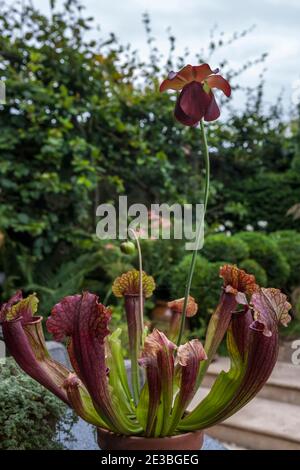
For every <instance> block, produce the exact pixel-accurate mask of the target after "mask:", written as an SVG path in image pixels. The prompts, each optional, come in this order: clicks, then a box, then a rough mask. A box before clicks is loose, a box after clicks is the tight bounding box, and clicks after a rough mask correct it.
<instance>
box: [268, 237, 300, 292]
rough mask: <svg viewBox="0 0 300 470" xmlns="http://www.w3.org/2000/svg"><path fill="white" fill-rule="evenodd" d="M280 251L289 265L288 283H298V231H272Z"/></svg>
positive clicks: (297, 284) (299, 279)
mask: <svg viewBox="0 0 300 470" xmlns="http://www.w3.org/2000/svg"><path fill="white" fill-rule="evenodd" d="M272 239H273V240H275V242H276V243H277V245H278V247H279V249H280V251H281V253H282V254H283V255H284V256H285V257H286V259H287V261H288V263H289V265H290V275H289V279H288V282H289V285H291V286H292V287H296V286H299V285H300V233H299V232H297V231H296V230H279V231H277V232H274V233H272Z"/></svg>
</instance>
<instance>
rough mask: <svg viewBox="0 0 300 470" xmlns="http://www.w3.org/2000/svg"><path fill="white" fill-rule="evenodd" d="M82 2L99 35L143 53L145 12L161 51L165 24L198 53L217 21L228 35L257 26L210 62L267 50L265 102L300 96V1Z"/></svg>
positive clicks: (45, 3)
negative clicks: (111, 34) (126, 44)
mask: <svg viewBox="0 0 300 470" xmlns="http://www.w3.org/2000/svg"><path fill="white" fill-rule="evenodd" d="M33 3H34V5H35V6H39V7H40V8H41V9H42V10H43V11H44V12H47V11H49V0H33ZM56 3H57V4H60V3H62V2H61V1H57V2H56ZM82 3H83V4H84V5H85V7H86V13H87V14H88V15H91V16H94V17H95V20H96V23H97V24H99V25H100V27H101V36H105V35H106V34H107V33H109V32H114V33H115V34H116V35H117V37H118V38H119V39H120V40H121V42H123V43H128V42H129V43H131V44H132V46H133V48H134V49H138V50H140V53H141V55H142V54H147V52H148V49H147V44H146V40H145V33H144V27H143V25H142V22H141V18H142V14H143V13H144V12H145V11H147V12H148V13H149V14H150V16H151V18H152V27H153V34H154V36H155V37H156V38H157V45H158V47H159V49H160V50H161V51H162V52H165V51H167V48H168V39H167V37H168V35H167V33H166V29H167V27H171V30H172V33H173V34H174V35H175V36H176V38H177V51H178V53H181V52H183V50H184V48H185V47H188V48H189V49H190V51H191V52H192V53H193V52H194V53H195V52H197V50H199V49H200V48H201V47H202V46H203V45H205V43H207V42H208V39H209V32H210V30H211V28H212V27H213V26H214V25H217V26H218V29H219V30H220V31H224V32H225V33H226V34H227V35H230V34H232V33H233V32H234V31H241V30H243V29H247V28H249V27H251V26H252V25H256V28H255V29H254V31H253V32H252V33H250V34H249V35H247V36H246V37H245V38H243V39H241V40H239V41H238V42H236V43H235V44H233V45H231V46H228V47H226V49H224V50H223V51H222V54H220V56H217V55H216V57H215V58H214V62H213V63H212V64H211V65H212V67H213V68H214V67H217V66H218V63H217V62H218V59H219V60H220V59H221V58H223V57H224V56H225V57H226V58H227V59H228V60H229V61H230V65H231V66H233V67H239V65H240V64H241V63H242V62H244V61H245V60H248V59H255V58H256V57H258V56H259V55H260V54H261V53H263V52H268V54H269V56H268V58H267V61H266V62H265V65H264V67H266V68H267V71H266V73H265V79H266V89H265V90H266V99H267V101H268V102H269V103H272V102H274V101H275V100H276V98H277V96H278V95H279V94H281V95H282V94H283V96H284V99H285V103H286V107H287V108H288V107H289V106H290V105H291V102H292V101H294V102H295V99H296V97H297V96H298V95H299V91H298V92H297V89H298V90H299V89H300V67H299V60H300V0H108V1H107V0H82ZM94 34H95V35H96V34H99V33H97V32H96V31H95V32H94ZM260 71H261V68H259V67H256V68H253V69H251V70H249V71H248V72H246V73H245V74H244V75H243V78H242V83H243V84H246V85H247V84H249V85H250V86H252V85H255V84H256V83H257V81H258V75H259V73H260ZM295 89H296V91H295ZM237 99H239V98H238V97H236V100H237ZM236 104H238V103H236Z"/></svg>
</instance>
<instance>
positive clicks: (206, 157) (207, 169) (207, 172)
mask: <svg viewBox="0 0 300 470" xmlns="http://www.w3.org/2000/svg"><path fill="white" fill-rule="evenodd" d="M200 130H201V137H202V143H203V153H204V161H205V191H204V210H203V218H202V220H201V223H200V224H199V227H198V230H197V234H196V248H195V250H194V251H193V256H192V260H191V264H190V269H189V273H188V280H187V284H186V288H185V294H184V303H183V311H182V317H181V324H180V331H179V335H178V340H177V346H179V345H180V343H181V339H182V335H183V332H184V326H185V318H186V309H187V304H188V298H189V295H190V290H191V284H192V279H193V275H194V270H195V264H196V259H197V252H198V247H199V242H200V236H201V231H202V224H203V223H204V217H205V213H206V208H207V202H208V196H209V179H210V161H209V152H208V146H207V139H206V133H205V127H204V123H203V120H202V119H201V121H200Z"/></svg>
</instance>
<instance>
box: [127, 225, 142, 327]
mask: <svg viewBox="0 0 300 470" xmlns="http://www.w3.org/2000/svg"><path fill="white" fill-rule="evenodd" d="M128 231H129V232H130V233H132V235H133V237H134V239H135V242H136V246H137V249H138V255H139V273H140V275H139V295H140V321H141V329H142V331H144V311H143V306H144V299H143V261H142V250H141V245H140V242H139V237H138V236H137V234H136V232H135V230H133V229H132V228H130V229H129V230H128Z"/></svg>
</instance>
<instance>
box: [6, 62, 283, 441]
mask: <svg viewBox="0 0 300 470" xmlns="http://www.w3.org/2000/svg"><path fill="white" fill-rule="evenodd" d="M213 88H217V89H220V90H222V91H223V92H224V94H225V95H226V96H230V93H231V90H230V85H229V83H228V82H227V81H226V80H225V79H224V78H223V77H222V76H221V75H219V74H218V70H212V69H211V68H210V67H209V65H208V64H202V65H200V66H195V67H193V66H191V65H187V66H186V67H184V68H183V69H182V70H180V71H179V72H177V73H174V72H171V73H170V74H169V76H168V78H167V79H166V80H164V81H163V83H162V84H161V87H160V91H165V90H167V89H172V90H177V91H180V95H179V96H178V99H177V103H176V106H175V117H176V119H177V120H178V121H179V122H181V123H182V124H184V125H186V126H193V127H195V126H197V125H198V123H200V135H201V137H202V141H203V155H204V161H205V168H206V178H205V191H204V210H205V209H206V206H207V202H208V194H209V155H208V146H207V141H206V136H205V128H204V122H203V120H205V121H212V120H214V119H216V118H217V117H218V116H219V114H220V111H219V108H218V105H217V103H216V100H215V97H214V94H213V92H212V89H213ZM199 238H200V233H198V234H197V241H198V242H199ZM135 241H136V243H137V245H138V248H139V243H138V239H137V237H136V240H135ZM197 246H198V245H197ZM139 255H140V256H139V261H140V263H139V269H137V270H131V271H128V272H126V273H123V274H122V275H120V277H118V278H117V279H115V281H114V283H113V286H112V292H113V294H114V295H115V296H116V297H117V298H123V302H124V309H125V313H126V319H127V324H128V337H129V353H130V360H131V380H129V379H128V377H127V372H126V368H125V362H124V357H123V348H122V344H121V340H120V335H121V330H120V329H119V328H118V329H116V330H115V331H113V332H111V331H110V330H109V322H110V319H111V316H112V315H113V310H111V308H109V307H107V306H105V305H103V304H102V303H101V302H100V301H99V298H98V297H97V295H95V294H92V293H89V292H83V293H82V294H75V295H70V296H67V297H65V298H63V299H62V300H61V301H60V302H59V303H57V304H56V305H55V306H54V307H53V309H52V312H51V315H50V317H49V318H48V320H47V329H48V331H49V332H50V333H51V334H52V335H53V338H54V339H55V340H57V341H66V344H67V349H68V353H69V357H70V362H71V365H72V370H68V369H67V368H66V367H64V366H62V365H61V364H59V363H58V362H56V361H54V360H53V359H52V358H51V357H50V355H49V353H48V351H47V349H46V344H45V340H44V333H43V328H42V321H43V319H42V316H39V315H38V313H37V311H38V298H37V297H36V295H35V294H31V295H29V296H28V297H26V298H23V296H22V293H21V292H20V291H19V292H17V293H16V294H15V295H14V296H13V297H12V298H11V299H9V300H8V301H7V302H6V303H4V304H3V305H2V308H1V311H0V321H1V324H2V328H3V334H4V338H5V342H6V344H7V347H8V349H9V351H10V353H11V354H12V356H13V357H14V358H15V360H16V361H17V363H18V364H19V365H20V367H21V368H22V369H23V370H24V371H25V372H26V373H28V374H29V375H30V376H31V377H33V378H34V379H35V380H37V381H38V382H39V383H40V384H42V385H44V386H45V387H46V388H48V389H49V390H50V391H51V392H53V393H54V394H55V395H56V396H58V397H59V398H60V399H61V400H63V401H64V402H65V403H67V404H68V405H69V406H70V407H71V408H73V409H74V410H75V412H76V413H77V414H78V415H79V416H80V417H81V418H83V419H84V420H85V421H87V422H88V423H91V424H93V425H95V426H97V427H100V428H103V429H107V430H110V431H112V432H113V433H116V434H121V435H125V436H145V437H165V436H173V435H177V434H183V433H187V432H189V431H196V430H201V429H206V428H208V427H210V426H213V425H214V424H216V423H219V422H221V421H222V420H224V419H226V418H228V417H229V416H231V415H232V414H233V413H235V412H236V411H238V410H239V409H240V408H242V407H243V406H244V405H246V404H247V403H248V402H249V401H250V400H252V398H254V397H255V395H256V394H257V393H258V392H259V390H260V389H261V388H262V386H263V385H264V383H265V382H266V381H267V379H268V377H269V376H270V374H271V372H272V370H273V367H274V365H275V363H276V360H277V353H278V327H279V325H280V324H283V325H287V324H288V322H289V320H290V316H289V310H290V308H291V306H290V304H289V303H288V301H287V298H286V296H285V295H284V294H283V293H281V292H280V291H279V290H278V289H274V288H263V287H260V286H258V285H257V283H256V281H255V278H254V276H253V275H250V274H247V273H246V272H245V271H243V270H241V269H239V268H238V267H237V266H235V265H224V266H222V267H221V269H220V277H221V279H222V280H223V285H222V288H221V292H220V300H219V303H218V305H217V306H216V309H215V311H214V313H213V314H212V316H211V318H210V321H209V324H208V328H207V334H206V339H205V342H204V344H203V345H202V344H201V342H200V341H199V340H198V339H193V340H191V341H188V342H186V343H185V344H182V334H183V330H184V325H185V318H186V317H187V316H193V315H196V314H197V309H198V306H197V303H196V301H195V299H194V298H192V297H191V296H190V287H191V282H192V277H193V272H194V268H195V261H196V257H197V250H194V252H193V256H192V261H191V266H190V270H189V272H188V273H187V283H186V289H185V293H184V297H183V298H181V299H175V300H172V301H170V303H169V307H170V308H171V309H172V311H173V314H174V315H173V318H175V321H174V322H173V328H172V335H171V336H170V337H169V338H168V337H167V335H166V334H164V333H163V332H161V331H159V330H157V329H154V330H153V331H151V332H148V331H147V329H146V328H144V321H143V309H144V302H145V299H146V298H148V297H150V296H151V295H152V293H153V291H154V289H155V282H154V279H153V278H152V277H151V276H149V275H148V274H146V273H145V272H143V271H142V258H141V253H140V249H139ZM166 269H167V268H166ZM199 301H200V302H201V299H199ZM176 325H177V327H176ZM225 336H226V339H227V349H228V354H229V356H230V361H231V366H230V369H229V371H228V372H224V371H223V372H221V373H220V374H219V376H218V377H217V379H216V380H215V382H214V384H213V386H212V388H211V390H210V391H209V393H208V394H207V395H206V397H205V398H204V399H202V400H197V399H195V400H194V401H193V403H194V402H195V403H196V405H195V406H194V407H191V406H189V405H190V404H191V401H192V399H193V398H194V397H195V395H197V391H198V390H199V388H200V387H201V383H202V380H203V377H204V375H205V372H206V371H207V368H208V366H209V364H210V363H211V361H212V359H213V358H214V356H215V353H216V352H217V350H218V347H219V345H220V343H221V342H222V340H223V338H224V337H225Z"/></svg>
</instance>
